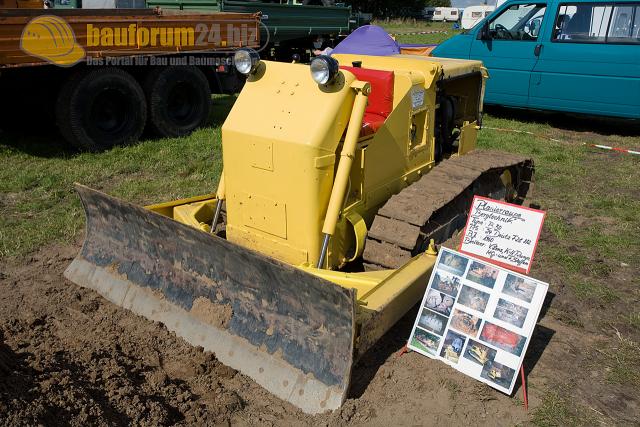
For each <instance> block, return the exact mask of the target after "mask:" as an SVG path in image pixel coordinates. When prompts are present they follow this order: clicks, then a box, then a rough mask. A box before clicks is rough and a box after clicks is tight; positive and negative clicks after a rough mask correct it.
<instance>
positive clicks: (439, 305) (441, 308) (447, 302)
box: [424, 289, 455, 316]
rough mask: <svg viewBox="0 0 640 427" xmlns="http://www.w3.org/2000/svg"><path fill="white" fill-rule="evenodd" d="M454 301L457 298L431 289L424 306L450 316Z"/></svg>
mask: <svg viewBox="0 0 640 427" xmlns="http://www.w3.org/2000/svg"><path fill="white" fill-rule="evenodd" d="M454 302H455V299H454V298H453V297H451V296H449V295H447V294H445V293H443V292H440V291H438V290H436V289H430V290H429V293H428V294H427V299H426V300H425V303H424V306H425V307H427V308H430V309H431V310H434V311H437V312H438V313H441V314H444V315H445V316H449V315H450V314H451V307H453V303H454Z"/></svg>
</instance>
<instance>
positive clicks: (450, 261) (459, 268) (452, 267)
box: [438, 251, 469, 276]
mask: <svg viewBox="0 0 640 427" xmlns="http://www.w3.org/2000/svg"><path fill="white" fill-rule="evenodd" d="M468 262H469V259H468V258H466V257H463V256H462V255H458V254H454V253H451V252H447V251H445V252H443V253H442V256H441V257H440V262H439V263H438V268H439V269H442V270H444V271H448V272H449V273H453V274H455V275H456V276H462V275H463V274H464V271H465V270H466V269H467V263H468Z"/></svg>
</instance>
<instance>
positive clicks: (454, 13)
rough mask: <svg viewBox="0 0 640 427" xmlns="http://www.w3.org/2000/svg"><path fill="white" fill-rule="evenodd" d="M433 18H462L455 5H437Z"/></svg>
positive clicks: (435, 19) (442, 20) (453, 20)
mask: <svg viewBox="0 0 640 427" xmlns="http://www.w3.org/2000/svg"><path fill="white" fill-rule="evenodd" d="M432 19H433V20H434V21H440V22H444V21H449V22H455V21H457V20H458V19H460V12H458V9H456V8H455V7H436V10H434V11H433V18H432Z"/></svg>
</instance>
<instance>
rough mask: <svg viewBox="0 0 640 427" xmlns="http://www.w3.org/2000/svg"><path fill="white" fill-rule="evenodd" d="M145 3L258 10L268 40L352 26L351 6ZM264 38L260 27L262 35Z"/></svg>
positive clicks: (215, 0)
mask: <svg viewBox="0 0 640 427" xmlns="http://www.w3.org/2000/svg"><path fill="white" fill-rule="evenodd" d="M147 5H148V6H159V7H162V8H166V9H180V10H193V11H196V10H211V11H220V12H236V13H256V12H261V13H262V23H263V24H264V25H266V26H267V27H268V28H269V33H270V34H269V37H270V42H272V43H273V42H282V41H285V40H292V39H298V38H303V37H309V36H313V35H321V34H335V35H340V34H342V35H346V34H349V32H350V30H352V29H354V28H356V27H357V26H358V25H357V22H351V23H350V19H351V18H352V16H351V8H350V7H346V6H317V5H297V4H278V3H267V2H262V1H238V0H230V1H226V0H148V1H147ZM265 37H266V32H265V31H264V28H263V33H262V38H263V39H264V38H265Z"/></svg>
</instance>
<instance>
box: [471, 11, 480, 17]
mask: <svg viewBox="0 0 640 427" xmlns="http://www.w3.org/2000/svg"><path fill="white" fill-rule="evenodd" d="M471 17H472V18H482V12H471Z"/></svg>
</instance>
